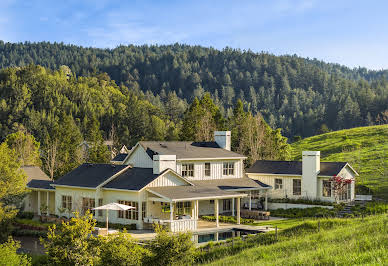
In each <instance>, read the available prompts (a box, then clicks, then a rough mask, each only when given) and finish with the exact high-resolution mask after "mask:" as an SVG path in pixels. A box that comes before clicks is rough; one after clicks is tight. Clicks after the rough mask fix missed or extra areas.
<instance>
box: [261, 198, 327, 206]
mask: <svg viewBox="0 0 388 266" xmlns="http://www.w3.org/2000/svg"><path fill="white" fill-rule="evenodd" d="M268 202H273V203H294V204H306V205H322V206H333V205H334V203H332V202H328V201H321V200H311V199H303V198H301V199H290V198H284V199H268Z"/></svg>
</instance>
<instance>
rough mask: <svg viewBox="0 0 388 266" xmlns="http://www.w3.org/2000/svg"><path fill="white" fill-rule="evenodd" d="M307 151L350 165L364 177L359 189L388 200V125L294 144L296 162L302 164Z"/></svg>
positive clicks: (318, 137) (347, 130)
mask: <svg viewBox="0 0 388 266" xmlns="http://www.w3.org/2000/svg"><path fill="white" fill-rule="evenodd" d="M305 150H311V151H321V160H322V161H326V162H328V161H345V162H349V163H350V164H351V165H352V166H353V167H354V169H355V170H356V171H357V172H358V173H359V174H360V177H359V178H358V179H357V185H358V189H360V188H362V186H367V187H368V188H370V189H372V192H373V194H374V195H376V196H378V197H381V198H385V199H388V125H381V126H370V127H358V128H352V129H346V130H340V131H334V132H330V133H326V134H322V135H317V136H313V137H309V138H305V139H303V140H301V141H298V142H295V143H293V144H292V157H293V160H301V157H302V151H305ZM361 192H365V191H361Z"/></svg>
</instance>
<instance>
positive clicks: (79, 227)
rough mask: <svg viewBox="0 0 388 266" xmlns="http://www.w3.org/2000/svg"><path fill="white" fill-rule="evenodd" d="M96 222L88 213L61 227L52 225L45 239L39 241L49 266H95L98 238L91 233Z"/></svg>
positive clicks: (97, 255)
mask: <svg viewBox="0 0 388 266" xmlns="http://www.w3.org/2000/svg"><path fill="white" fill-rule="evenodd" d="M95 224H96V222H95V220H93V218H92V215H91V214H90V213H89V211H88V212H87V213H86V214H85V215H84V216H81V217H80V216H79V215H78V213H75V217H73V218H71V219H70V221H68V222H63V223H62V225H60V226H58V228H57V225H55V224H54V225H52V226H51V227H50V228H49V232H48V234H47V239H41V242H42V243H43V245H44V247H45V249H46V251H47V254H48V257H49V258H48V260H49V263H50V264H55V265H95V264H97V263H98V260H99V253H100V248H99V246H100V243H99V242H100V238H96V237H94V236H93V235H92V234H91V233H92V231H93V230H94V229H93V227H94V226H95Z"/></svg>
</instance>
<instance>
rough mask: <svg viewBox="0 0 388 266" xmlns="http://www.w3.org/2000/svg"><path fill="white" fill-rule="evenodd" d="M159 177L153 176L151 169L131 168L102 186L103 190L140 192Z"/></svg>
mask: <svg viewBox="0 0 388 266" xmlns="http://www.w3.org/2000/svg"><path fill="white" fill-rule="evenodd" d="M158 176H159V175H155V174H153V169H152V168H138V167H133V168H130V169H128V170H127V171H125V172H124V173H122V174H120V175H119V176H117V177H116V178H115V179H113V180H112V181H110V182H109V183H107V184H106V185H104V186H103V187H104V188H115V189H127V190H140V189H142V188H143V187H145V186H146V185H148V184H149V183H150V182H152V181H153V180H155V179H156V178H157V177H158Z"/></svg>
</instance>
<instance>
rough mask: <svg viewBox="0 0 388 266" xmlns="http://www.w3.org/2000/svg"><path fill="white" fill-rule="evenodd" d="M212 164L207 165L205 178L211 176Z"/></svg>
mask: <svg viewBox="0 0 388 266" xmlns="http://www.w3.org/2000/svg"><path fill="white" fill-rule="evenodd" d="M210 174H211V172H210V163H205V176H210Z"/></svg>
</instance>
